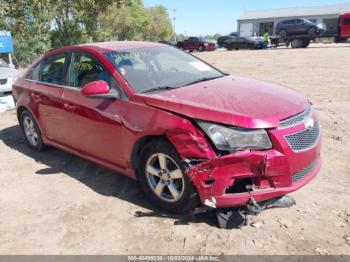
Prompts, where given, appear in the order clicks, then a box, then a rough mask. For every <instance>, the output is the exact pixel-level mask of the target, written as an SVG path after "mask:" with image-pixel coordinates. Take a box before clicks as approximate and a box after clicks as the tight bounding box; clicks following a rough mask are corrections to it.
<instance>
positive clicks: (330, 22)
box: [237, 3, 350, 36]
mask: <svg viewBox="0 0 350 262" xmlns="http://www.w3.org/2000/svg"><path fill="white" fill-rule="evenodd" d="M345 12H350V3H344V4H337V5H327V6H311V7H295V8H281V9H270V10H257V11H246V12H244V13H243V14H242V15H241V16H240V17H239V18H238V21H237V27H238V32H239V34H240V35H241V36H252V35H253V34H254V33H257V34H258V35H262V34H263V32H264V31H265V29H266V30H268V31H269V33H270V34H274V33H275V28H276V25H277V23H278V22H279V21H281V20H286V19H293V18H306V19H309V20H311V21H313V22H317V23H325V24H326V25H327V30H328V31H329V32H332V31H335V30H336V28H337V25H338V19H339V15H340V14H342V13H345Z"/></svg>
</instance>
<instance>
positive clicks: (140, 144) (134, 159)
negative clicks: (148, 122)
mask: <svg viewBox="0 0 350 262" xmlns="http://www.w3.org/2000/svg"><path fill="white" fill-rule="evenodd" d="M155 140H158V141H159V140H163V141H166V142H168V143H170V141H169V140H168V139H167V137H166V136H163V135H159V136H145V137H143V138H141V139H140V140H139V141H137V142H136V144H135V146H134V148H133V151H132V153H131V167H132V168H133V169H134V170H135V171H136V172H137V166H138V162H139V159H140V153H141V151H142V149H143V148H144V147H145V145H147V144H148V143H151V142H152V141H155Z"/></svg>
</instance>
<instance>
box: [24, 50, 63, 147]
mask: <svg viewBox="0 0 350 262" xmlns="http://www.w3.org/2000/svg"><path fill="white" fill-rule="evenodd" d="M68 65H69V54H68V53H60V54H55V55H52V56H50V57H48V58H46V59H44V60H43V61H42V62H41V63H39V64H38V65H36V66H35V67H34V69H33V70H32V71H31V72H30V73H29V74H28V75H27V76H26V81H27V86H28V89H29V96H30V99H31V101H32V104H33V105H32V108H33V110H34V111H35V112H33V113H34V114H35V115H36V116H37V121H38V122H39V126H40V127H41V129H42V132H43V134H44V135H45V136H46V137H47V138H49V139H51V140H55V141H57V140H59V139H60V132H59V130H60V128H61V126H62V123H63V122H64V111H63V103H62V100H61V96H62V93H63V85H64V84H65V74H66V71H67V68H68Z"/></svg>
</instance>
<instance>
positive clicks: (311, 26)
mask: <svg viewBox="0 0 350 262" xmlns="http://www.w3.org/2000/svg"><path fill="white" fill-rule="evenodd" d="M325 31H326V26H325V25H324V24H316V23H314V22H311V21H309V20H307V19H290V20H285V21H281V22H279V23H278V24H277V26H276V34H278V35H279V36H280V37H281V38H282V39H285V38H286V37H287V36H289V35H297V34H300V35H301V34H307V35H309V36H311V37H316V36H317V35H319V34H321V33H324V32H325Z"/></svg>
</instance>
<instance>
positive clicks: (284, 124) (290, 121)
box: [279, 107, 312, 129]
mask: <svg viewBox="0 0 350 262" xmlns="http://www.w3.org/2000/svg"><path fill="white" fill-rule="evenodd" d="M311 115H312V109H311V107H308V108H307V109H306V110H305V111H304V112H301V113H299V114H297V115H295V116H292V117H290V118H287V119H285V120H282V121H281V122H280V126H279V129H285V128H289V127H293V126H296V125H299V124H301V123H303V122H304V120H305V119H306V118H308V117H310V116H311Z"/></svg>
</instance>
